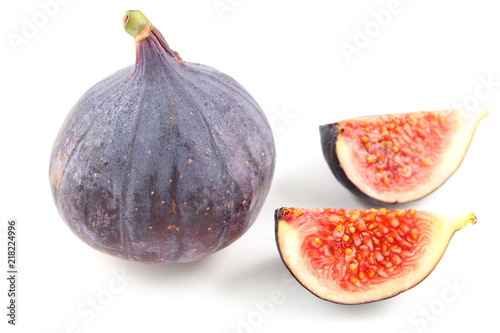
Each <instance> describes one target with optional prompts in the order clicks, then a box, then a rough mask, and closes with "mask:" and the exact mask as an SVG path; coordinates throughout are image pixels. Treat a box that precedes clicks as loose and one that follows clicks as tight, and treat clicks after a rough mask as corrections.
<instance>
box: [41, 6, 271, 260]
mask: <svg viewBox="0 0 500 333" xmlns="http://www.w3.org/2000/svg"><path fill="white" fill-rule="evenodd" d="M123 23H124V27H125V30H126V31H127V32H128V33H129V34H131V35H132V36H133V37H134V38H135V44H136V63H135V65H131V66H129V67H126V68H123V69H122V70H119V71H118V72H116V73H114V74H112V75H110V76H109V77H107V78H105V79H104V80H102V81H100V82H99V83H97V84H96V85H95V86H93V87H92V88H90V89H89V90H88V91H87V92H86V93H85V94H84V95H83V96H82V97H81V99H80V100H79V101H78V102H77V103H76V105H75V106H74V107H73V109H72V110H71V111H70V113H69V114H68V116H67V117H66V119H65V120H64V123H63V125H62V127H61V129H60V131H59V134H58V136H57V138H56V141H55V143H54V146H53V150H52V154H51V159H50V171H49V173H50V185H51V190H52V194H53V198H54V201H55V204H56V206H57V209H58V211H59V213H60V215H61V217H62V218H63V220H64V221H65V222H66V223H67V225H68V226H69V227H70V228H71V229H72V230H73V232H74V233H75V234H76V235H77V236H78V237H79V238H81V239H82V240H83V241H85V242H86V243H88V244H89V245H90V246H92V247H93V248H95V249H97V250H99V251H102V252H104V253H107V254H110V255H113V256H117V257H120V258H123V259H127V260H133V261H140V262H147V263H158V262H166V263H174V262H190V261H194V260H198V259H201V258H203V257H205V256H207V255H209V254H211V253H213V252H215V251H218V250H220V249H222V248H224V247H226V246H228V245H229V244H231V243H233V242H234V241H235V240H236V239H238V238H239V237H240V236H241V235H243V233H244V232H245V231H247V230H248V228H249V227H250V226H251V225H252V223H253V222H254V221H255V219H256V217H257V215H258V214H259V212H260V210H261V208H262V206H263V203H264V200H265V198H266V196H267V194H268V192H269V189H270V186H271V181H272V177H273V172H274V166H275V154H276V153H275V146H274V141H273V136H272V131H271V128H270V126H269V122H268V120H267V119H266V117H265V115H264V113H263V111H262V110H261V108H260V107H259V105H258V104H257V102H256V101H255V100H254V99H253V98H252V97H251V96H250V94H249V93H248V92H247V91H246V90H245V89H244V88H243V87H242V86H241V85H240V84H238V83H237V82H236V81H235V80H234V79H232V78H231V77H229V76H227V75H225V74H223V73H221V72H219V71H217V70H215V69H213V68H211V67H208V66H205V65H201V64H195V63H189V62H184V61H183V60H182V59H181V57H180V56H179V54H178V53H177V52H175V51H173V50H172V49H171V48H170V47H169V46H168V44H167V43H166V41H165V39H164V38H163V36H162V35H161V33H160V32H159V31H158V29H157V28H155V27H154V26H153V25H152V24H151V23H150V22H149V20H148V19H147V18H146V17H145V16H144V15H143V14H142V13H141V12H139V11H127V13H126V15H125V17H124V19H123Z"/></svg>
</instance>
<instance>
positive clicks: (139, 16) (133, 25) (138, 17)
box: [123, 10, 153, 42]
mask: <svg viewBox="0 0 500 333" xmlns="http://www.w3.org/2000/svg"><path fill="white" fill-rule="evenodd" d="M123 27H124V28H125V31H126V32H127V33H128V34H129V35H131V36H132V37H134V38H135V41H136V42H138V41H140V40H142V39H144V38H146V37H148V36H149V32H150V31H151V29H153V25H152V24H151V22H150V21H149V20H148V18H147V17H146V16H145V15H144V14H143V13H141V12H140V11H139V10H127V12H126V13H125V16H124V17H123Z"/></svg>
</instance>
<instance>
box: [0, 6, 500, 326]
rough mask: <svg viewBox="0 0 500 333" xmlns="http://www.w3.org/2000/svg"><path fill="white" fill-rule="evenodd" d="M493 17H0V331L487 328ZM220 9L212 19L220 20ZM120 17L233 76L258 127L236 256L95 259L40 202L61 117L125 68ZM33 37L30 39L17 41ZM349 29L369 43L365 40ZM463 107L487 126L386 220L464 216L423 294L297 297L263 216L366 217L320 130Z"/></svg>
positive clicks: (419, 12)
mask: <svg viewBox="0 0 500 333" xmlns="http://www.w3.org/2000/svg"><path fill="white" fill-rule="evenodd" d="M493 3H494V2H493V1H477V0H476V1H452V0H447V1H431V0H414V1H410V0H400V1H392V2H391V1H390V0H376V1H367V0H364V1H326V0H324V1H319V0H316V1H304V0H302V1H298V0H297V1H290V0H288V1H285V0H273V1H265V0H252V1H250V0H221V1H214V0H197V1H173V0H170V1H150V0H145V1H132V0H128V1H96V0H86V1H79V0H66V1H62V0H60V1H56V0H40V1H35V0H25V1H9V2H8V3H7V4H4V6H3V9H2V18H1V23H0V24H1V37H2V38H1V44H2V45H1V47H2V48H1V50H2V51H1V53H0V56H1V64H2V74H1V84H2V87H1V91H2V95H1V96H2V98H1V102H2V109H1V121H0V126H1V131H0V133H1V134H0V135H1V139H0V143H1V145H2V149H1V152H2V159H1V172H0V177H1V178H0V179H1V184H0V196H1V197H0V205H1V206H0V222H1V224H0V226H1V230H0V232H1V233H3V234H4V235H3V237H4V238H3V239H2V247H1V248H2V250H1V255H0V266H2V267H5V263H6V261H7V260H6V256H7V255H6V245H5V244H6V241H5V231H6V223H7V220H8V219H9V218H17V219H18V232H19V236H18V237H19V238H18V243H19V253H18V258H19V261H18V262H19V272H20V274H19V280H18V326H16V327H11V326H10V325H7V324H6V321H7V317H6V315H5V314H6V312H7V310H6V304H7V301H8V299H7V284H6V279H5V278H4V277H2V276H3V274H4V273H2V274H1V275H0V278H1V281H2V283H1V284H0V288H1V289H0V308H1V309H3V310H0V318H1V319H0V327H1V328H0V330H1V331H2V332H5V327H7V328H8V332H43V333H45V332H46V333H61V332H129V331H130V332H132V331H135V332H143V331H146V332H245V333H249V332H276V331H283V332H285V331H290V330H291V331H293V332H301V331H302V332H319V331H321V332H343V331H349V332H366V331H368V330H369V331H372V332H373V331H374V330H375V331H377V332H378V331H384V332H389V333H404V332H406V333H415V332H443V331H445V330H446V331H447V332H453V331H457V330H459V331H460V332H464V331H466V330H470V331H477V329H478V327H479V328H480V327H483V328H484V327H489V328H490V331H493V330H498V320H497V318H498V309H495V308H494V307H492V306H491V305H492V304H493V305H495V304H497V301H498V299H499V298H500V290H499V289H498V287H497V282H498V281H497V280H498V275H497V271H498V269H497V266H498V255H499V253H500V252H499V250H498V247H497V245H498V235H499V234H500V221H499V219H498V211H497V209H498V207H499V204H500V202H499V195H498V193H497V192H496V190H497V189H498V188H500V181H499V176H498V175H499V172H498V163H499V161H500V160H499V157H498V156H499V153H500V149H499V144H498V133H499V125H500V117H499V115H498V110H500V105H499V102H500V99H499V95H500V69H499V66H500V47H499V43H500V39H499V37H498V36H499V31H500V20H499V19H498V10H497V8H496V7H495V6H493V5H492V4H493ZM44 4H46V5H44ZM49 4H50V5H49ZM217 4H218V5H219V6H223V5H224V4H225V5H226V6H227V7H225V10H223V9H219V10H218V9H217V8H216V6H215V5H217ZM219 8H222V7H219ZM127 9H140V10H141V11H143V13H145V14H146V15H147V16H148V17H149V19H150V20H151V21H152V22H153V24H154V25H155V26H156V27H158V28H159V29H160V31H161V32H162V33H163V35H164V36H165V38H166V39H167V41H168V43H169V44H170V46H171V47H172V48H173V49H174V50H176V51H178V52H179V53H180V55H181V56H182V58H183V59H184V60H186V61H190V62H200V63H204V64H207V65H210V66H212V67H215V68H217V69H219V70H221V71H223V72H225V73H227V74H229V75H231V76H233V77H234V78H235V79H237V80H238V81H239V82H240V83H241V84H242V85H243V86H245V87H246V88H247V89H248V90H249V91H250V92H251V93H252V95H253V96H254V97H255V99H256V100H257V101H258V102H259V104H260V105H261V107H262V108H263V109H264V111H265V112H266V114H267V116H268V118H269V119H270V121H271V123H272V124H273V129H274V134H275V141H276V147H277V154H278V157H277V167H276V172H275V178H274V182H273V186H272V188H271V192H270V194H269V197H268V200H267V201H266V204H265V206H264V208H263V209H262V212H261V214H260V216H259V218H258V220H257V221H256V222H255V224H254V225H253V226H252V228H251V229H250V230H249V231H248V232H247V233H246V234H245V235H244V236H243V237H242V238H240V239H239V240H238V241H237V242H235V243H234V244H232V245H231V246H229V247H228V248H226V249H224V250H222V251H220V252H218V253H216V254H214V255H212V256H210V257H208V258H206V259H205V260H201V261H199V262H196V263H192V264H179V265H143V264H139V263H131V262H125V261H123V260H120V259H116V258H113V257H109V256H106V255H104V254H101V253H99V252H97V251H95V250H93V249H91V248H90V247H88V246H87V245H86V244H84V243H83V242H81V241H80V240H78V239H77V238H76V236H74V235H73V234H72V232H71V231H70V230H69V228H67V226H66V225H65V224H64V223H63V221H62V220H61V218H60V217H59V215H58V212H57V211H56V209H55V206H54V204H53V202H52V197H51V193H50V189H49V182H48V162H49V155H50V151H51V146H52V143H53V141H54V139H55V136H56V134H57V131H58V129H59V127H60V125H61V123H62V121H63V119H64V117H65V116H66V114H67V113H68V111H69V110H70V109H71V107H72V106H73V104H74V103H75V102H76V101H77V99H78V98H79V97H80V96H81V95H82V94H83V93H84V92H85V91H86V90H87V89H88V88H90V86H92V85H93V84H95V83H97V82H98V81H100V80H101V79H103V78H104V77H106V76H107V75H109V74H111V73H113V72H115V71H116V70H118V69H120V68H122V67H125V66H127V65H129V64H131V63H133V62H134V60H135V48H134V42H133V39H132V38H131V37H130V36H128V35H127V34H126V33H125V32H124V30H123V28H122V23H121V19H122V17H123V15H124V13H125V10H127ZM388 9H391V10H392V13H391V14H390V15H389V16H388V15H387V13H390V12H389V11H388ZM384 13H385V16H384V15H383V14H384ZM377 17H378V21H377ZM30 24H33V25H34V26H35V29H33V28H31V30H30V29H29V28H28V27H27V26H29V25H30ZM360 31H367V33H368V34H369V35H368V37H366V36H365V37H363V35H362V34H363V33H362V32H360ZM347 44H349V45H351V46H352V47H356V48H357V49H356V51H357V53H353V54H351V55H350V56H346V54H344V53H343V51H342V46H344V47H346V45H347ZM485 82H489V83H485ZM464 104H465V107H466V109H467V110H468V111H470V112H474V111H476V110H477V109H478V108H479V107H480V106H483V105H488V106H489V108H490V115H489V116H488V117H487V118H485V120H483V121H482V122H481V124H480V125H479V128H478V131H477V132H476V135H475V137H474V139H473V141H472V144H471V146H470V149H469V151H468V153H467V156H466V158H465V160H464V162H463V164H462V165H461V167H460V169H459V170H458V171H457V172H456V173H455V174H454V175H453V176H452V177H451V178H450V179H449V180H448V182H446V183H445V184H444V185H443V186H442V187H441V188H440V189H439V190H438V191H436V192H434V193H433V194H431V195H430V196H428V197H427V198H425V199H423V200H420V201H418V202H414V203H412V204H407V205H403V206H401V207H403V208H408V207H413V208H416V209H426V210H433V211H442V212H446V213H447V212H456V213H461V212H468V211H472V212H474V213H475V214H476V215H477V217H478V223H477V224H476V225H474V226H468V227H467V228H465V229H464V230H461V231H460V232H458V233H457V234H455V236H454V237H453V239H452V241H451V243H450V245H449V247H448V249H447V251H446V253H445V255H444V257H443V258H442V260H441V262H440V263H439V265H438V266H437V267H436V269H435V270H434V271H433V273H432V274H431V275H430V276H429V277H428V278H427V279H426V280H424V281H423V282H422V283H421V284H419V285H418V286H416V287H415V288H413V289H411V290H409V291H407V292H405V293H403V294H401V295H399V296H397V297H395V298H392V299H389V300H385V301H381V302H375V303H371V304H365V305H359V306H343V305H338V304H334V303H329V302H326V301H323V300H321V299H319V298H317V297H315V296H313V295H312V294H310V293H309V292H308V291H306V290H305V289H303V288H302V287H300V286H299V285H298V284H297V283H296V282H295V280H293V278H291V276H290V275H289V274H288V273H287V270H286V268H285V267H284V265H283V264H282V262H281V260H280V258H279V255H278V251H277V249H276V245H275V241H274V220H273V213H274V209H276V208H278V207H281V206H299V207H300V206H301V207H345V208H365V207H371V205H370V204H368V203H366V202H364V201H361V200H358V199H356V198H355V197H354V196H353V195H351V194H350V192H348V191H347V190H346V189H344V188H343V187H342V186H341V185H340V184H339V183H338V182H337V181H336V180H335V178H334V177H333V175H332V174H331V172H330V170H329V169H328V167H327V165H326V162H325V161H324V159H323V156H322V152H321V146H320V141H319V131H318V126H319V125H322V124H325V123H331V122H335V121H337V120H341V119H345V118H351V117H355V116H362V115H367V114H378V113H394V112H411V111H420V110H432V109H436V110H439V109H446V108H450V107H455V106H457V105H464ZM2 271H4V272H6V269H3V268H2ZM5 275H6V273H5ZM93 302H94V303H93ZM478 325H480V326H478Z"/></svg>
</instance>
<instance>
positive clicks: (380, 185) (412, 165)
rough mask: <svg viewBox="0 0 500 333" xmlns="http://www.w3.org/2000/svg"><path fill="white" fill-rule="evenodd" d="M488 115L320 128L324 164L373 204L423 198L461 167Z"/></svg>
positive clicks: (428, 114)
mask: <svg viewBox="0 0 500 333" xmlns="http://www.w3.org/2000/svg"><path fill="white" fill-rule="evenodd" d="M487 114H488V110H487V109H486V110H484V111H482V112H478V113H466V112H465V111H463V110H460V109H451V110H443V111H421V112H413V113H401V114H386V115H376V116H367V117H360V118H353V119H348V120H343V121H339V122H336V123H332V124H327V125H323V126H320V135H321V145H322V148H323V154H324V156H325V159H326V161H327V163H328V165H329V167H330V169H331V170H332V172H333V174H334V175H335V177H336V178H337V179H338V180H339V181H340V183H341V184H343V185H344V186H345V187H346V188H347V189H349V190H350V191H351V192H352V193H354V194H356V195H358V196H360V197H362V198H364V199H369V200H370V201H371V202H374V203H377V204H379V203H382V204H396V203H405V202H411V201H415V200H418V199H421V198H423V197H425V196H427V195H428V194H430V193H432V192H433V191H435V190H436V189H437V188H439V187H440V186H441V185H442V184H443V183H444V182H445V181H446V180H447V179H448V178H449V177H450V176H451V175H452V174H453V173H454V172H455V171H456V170H457V169H458V167H459V166H460V164H461V163H462V161H463V159H464V157H465V154H466V152H467V150H468V148H469V145H470V143H471V140H472V137H473V136H474V133H475V131H476V128H477V125H478V123H479V121H480V120H481V119H483V118H484V117H485V116H486V115H487Z"/></svg>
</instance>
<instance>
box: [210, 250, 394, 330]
mask: <svg viewBox="0 0 500 333" xmlns="http://www.w3.org/2000/svg"><path fill="white" fill-rule="evenodd" d="M221 285H222V286H223V287H222V288H221V290H220V292H219V295H221V297H223V298H224V299H227V300H228V301H230V302H233V303H234V304H235V305H236V306H244V307H252V306H255V304H257V303H263V302H266V301H273V295H275V296H276V295H278V296H276V297H277V298H275V299H274V300H279V304H276V308H281V309H283V311H284V312H286V313H287V316H291V317H293V316H297V318H299V317H300V318H304V320H325V318H332V321H335V320H339V318H341V319H342V321H344V320H361V319H370V318H372V319H376V318H378V317H379V316H382V315H387V313H390V312H392V311H393V310H394V308H395V307H396V306H397V303H398V301H397V300H395V299H394V298H392V299H388V300H383V301H379V302H372V303H366V304H359V305H345V304H337V303H333V302H329V301H325V300H323V299H321V298H319V297H317V296H316V295H314V294H312V293H311V292H309V291H308V290H307V289H306V288H305V287H303V286H302V285H301V284H299V283H298V282H297V280H296V279H295V278H294V277H293V276H292V275H291V273H290V272H289V271H288V269H287V268H286V267H285V265H284V264H283V262H282V261H281V259H280V258H279V257H276V258H271V259H268V260H267V261H264V262H262V263H260V264H258V265H254V266H252V267H249V268H247V269H245V270H242V271H240V272H238V273H236V274H235V275H233V276H231V277H229V278H228V279H227V280H226V281H225V282H224V283H222V284H221Z"/></svg>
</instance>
